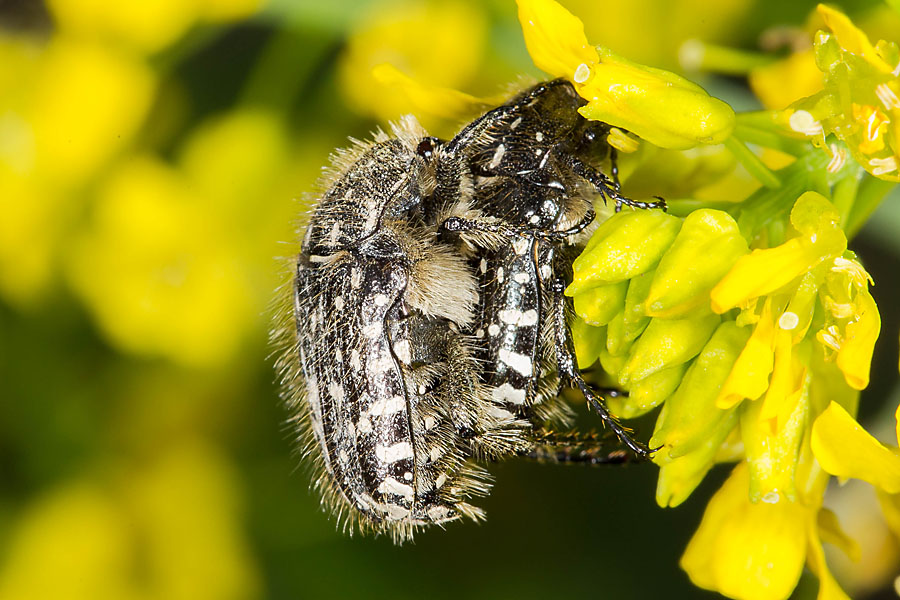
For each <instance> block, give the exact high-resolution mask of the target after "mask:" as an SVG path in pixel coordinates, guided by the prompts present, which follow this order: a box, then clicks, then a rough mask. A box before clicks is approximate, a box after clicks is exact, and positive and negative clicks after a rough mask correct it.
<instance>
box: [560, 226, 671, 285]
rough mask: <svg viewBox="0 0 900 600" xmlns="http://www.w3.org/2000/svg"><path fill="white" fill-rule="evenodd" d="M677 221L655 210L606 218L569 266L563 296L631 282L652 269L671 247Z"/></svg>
mask: <svg viewBox="0 0 900 600" xmlns="http://www.w3.org/2000/svg"><path fill="white" fill-rule="evenodd" d="M680 227H681V219H679V218H678V217H673V216H672V215H670V214H667V213H664V212H662V211H658V210H638V211H626V212H620V213H618V214H615V215H613V216H612V217H610V218H609V219H608V220H607V221H606V222H604V223H603V224H602V225H600V227H599V228H598V229H597V231H596V232H594V235H593V236H591V239H590V241H589V242H588V244H587V247H586V248H585V249H584V252H582V253H581V255H580V256H579V257H578V258H576V259H575V261H574V262H573V264H572V268H573V270H574V277H573V281H572V283H571V284H570V285H569V287H568V288H567V289H566V295H567V296H574V295H576V294H578V293H580V292H581V291H583V290H586V289H590V288H592V287H596V286H598V285H603V284H608V283H617V282H620V281H624V280H626V279H631V278H633V277H636V276H637V275H640V274H641V273H645V272H647V271H649V270H650V269H652V268H653V267H654V265H656V263H657V262H658V261H659V259H660V257H661V256H662V255H663V253H664V252H665V251H666V249H668V247H669V246H670V245H671V244H672V241H673V240H674V239H675V236H676V235H677V234H678V230H679V229H680Z"/></svg>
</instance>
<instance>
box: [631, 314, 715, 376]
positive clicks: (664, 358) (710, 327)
mask: <svg viewBox="0 0 900 600" xmlns="http://www.w3.org/2000/svg"><path fill="white" fill-rule="evenodd" d="M720 321H721V319H720V318H719V316H718V315H711V314H704V315H700V316H698V317H692V318H688V319H653V320H651V321H650V324H649V325H648V326H647V329H646V331H644V334H643V335H642V336H641V337H640V338H638V341H637V342H636V343H635V345H634V348H633V349H632V351H631V355H630V356H629V357H628V362H627V363H626V364H625V366H624V367H623V368H622V370H621V371H620V372H619V379H620V380H621V381H622V383H623V384H625V385H628V384H630V383H631V382H633V381H639V380H641V379H644V378H645V377H649V376H650V375H652V374H653V373H656V372H657V371H662V370H663V369H666V368H669V367H674V366H675V365H680V364H681V363H684V362H687V361H689V360H690V359H692V358H694V357H695V356H697V354H699V352H700V350H702V349H703V346H704V345H705V344H706V341H707V340H708V339H709V336H711V335H712V333H713V331H715V329H716V327H717V326H718V325H719V322H720Z"/></svg>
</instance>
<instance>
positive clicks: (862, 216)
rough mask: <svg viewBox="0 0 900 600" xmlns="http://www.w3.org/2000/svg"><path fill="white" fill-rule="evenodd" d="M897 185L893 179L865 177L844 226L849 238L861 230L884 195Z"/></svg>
mask: <svg viewBox="0 0 900 600" xmlns="http://www.w3.org/2000/svg"><path fill="white" fill-rule="evenodd" d="M896 185H897V184H896V183H895V182H893V181H884V180H883V179H878V178H877V177H871V176H868V177H864V178H863V180H862V181H861V182H860V184H859V189H858V191H857V193H856V201H855V202H854V203H853V208H852V210H851V211H850V216H849V217H848V219H847V224H846V226H845V227H844V231H846V232H847V238H848V239H852V238H853V236H855V235H856V234H857V233H859V230H860V229H861V228H862V226H863V225H865V224H866V221H868V220H869V217H870V216H872V213H873V212H875V209H876V208H878V205H879V204H881V201H882V200H884V197H885V196H886V195H887V194H888V192H890V191H891V190H892V189H894V186H896Z"/></svg>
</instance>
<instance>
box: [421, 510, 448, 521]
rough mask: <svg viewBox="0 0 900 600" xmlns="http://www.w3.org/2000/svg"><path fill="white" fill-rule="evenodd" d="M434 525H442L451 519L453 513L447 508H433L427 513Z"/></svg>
mask: <svg viewBox="0 0 900 600" xmlns="http://www.w3.org/2000/svg"><path fill="white" fill-rule="evenodd" d="M425 512H426V513H427V514H428V518H429V519H431V521H432V522H433V523H440V522H442V521H446V520H447V519H449V518H451V515H452V513H451V512H450V509H449V508H447V507H446V506H432V507H431V508H429V509H428V510H426V511H425Z"/></svg>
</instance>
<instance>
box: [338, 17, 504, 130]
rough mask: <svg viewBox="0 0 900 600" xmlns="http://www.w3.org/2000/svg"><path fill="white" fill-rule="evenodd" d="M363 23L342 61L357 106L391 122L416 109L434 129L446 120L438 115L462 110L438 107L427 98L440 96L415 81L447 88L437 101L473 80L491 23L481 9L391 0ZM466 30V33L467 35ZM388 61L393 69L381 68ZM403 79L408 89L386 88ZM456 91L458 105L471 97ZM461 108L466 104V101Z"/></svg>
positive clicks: (342, 76)
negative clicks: (392, 91) (424, 103)
mask: <svg viewBox="0 0 900 600" xmlns="http://www.w3.org/2000/svg"><path fill="white" fill-rule="evenodd" d="M358 23H359V26H358V27H357V28H356V29H355V30H354V31H353V32H351V34H350V37H349V39H348V40H347V45H346V48H345V49H344V52H343V53H342V55H341V57H340V61H339V64H338V76H339V81H340V83H341V88H342V90H343V92H344V94H345V95H346V96H347V98H348V100H349V101H350V103H351V105H352V106H353V107H354V108H355V109H356V110H357V111H359V112H360V113H363V114H370V115H374V116H375V117H377V118H378V119H379V120H381V121H388V120H391V119H397V118H398V117H399V116H400V115H402V114H404V113H406V112H410V111H413V110H415V111H416V112H417V116H419V117H421V119H420V120H422V122H423V124H424V125H425V126H426V127H427V128H429V129H432V128H433V127H434V126H435V125H438V124H439V123H440V121H439V120H437V119H435V116H436V115H440V114H442V113H443V114H445V115H449V116H451V117H454V118H455V117H457V116H458V115H457V114H456V113H455V112H454V111H455V110H456V109H450V108H447V107H444V106H441V105H437V107H435V106H433V105H431V104H430V102H427V101H428V100H434V99H435V98H433V97H431V96H429V95H428V93H425V92H421V91H419V90H418V88H417V86H409V85H408V82H409V81H410V80H412V81H415V82H421V85H422V89H423V90H432V92H431V93H433V90H440V91H441V93H439V94H438V98H437V100H438V101H443V100H446V99H447V96H448V94H446V93H443V91H444V90H454V89H457V88H465V87H467V86H468V85H469V84H470V83H471V82H472V81H473V79H474V78H475V77H476V76H477V75H478V74H479V71H480V69H481V68H482V64H481V62H482V57H483V54H484V48H485V45H486V43H487V32H488V22H487V18H486V15H485V13H484V12H483V10H482V9H481V8H479V7H476V5H474V4H472V3H468V2H462V1H460V0H450V1H446V2H439V1H437V0H428V1H427V2H412V1H407V0H385V1H381V2H376V3H375V4H374V5H372V6H371V7H370V8H369V9H368V11H367V12H366V14H365V15H361V16H360V17H359V19H358ZM460 32H465V36H464V41H462V40H463V38H461V37H460ZM447 57H453V58H452V60H447ZM384 64H388V65H392V66H393V68H391V67H387V68H385V67H379V66H380V65H384ZM376 67H379V69H378V70H377V71H375V74H373V70H374V69H376ZM398 83H399V84H401V86H400V89H401V90H404V93H402V94H395V93H390V92H388V91H387V90H388V89H389V88H390V86H394V85H397V84H398ZM423 94H424V95H426V96H427V97H426V98H425V100H426V102H427V104H426V105H425V106H423V98H421V96H422V95H423ZM450 95H452V96H453V97H452V98H451V101H452V102H453V103H458V102H459V99H460V98H461V97H464V96H462V95H460V93H458V92H457V93H455V94H454V93H452V92H451V94H450ZM457 108H459V107H457ZM461 108H462V109H463V110H467V109H466V107H465V103H463V106H462V107H461ZM423 109H425V110H424V112H422V110H423ZM463 114H464V113H463Z"/></svg>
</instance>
